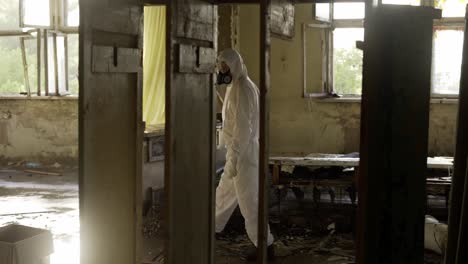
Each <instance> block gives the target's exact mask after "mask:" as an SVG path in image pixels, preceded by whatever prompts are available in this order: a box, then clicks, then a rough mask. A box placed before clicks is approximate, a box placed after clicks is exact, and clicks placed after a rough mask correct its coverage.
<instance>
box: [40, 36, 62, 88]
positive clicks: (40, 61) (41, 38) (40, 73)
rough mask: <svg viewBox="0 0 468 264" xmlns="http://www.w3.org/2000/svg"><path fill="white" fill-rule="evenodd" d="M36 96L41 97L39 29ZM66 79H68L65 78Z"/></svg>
mask: <svg viewBox="0 0 468 264" xmlns="http://www.w3.org/2000/svg"><path fill="white" fill-rule="evenodd" d="M36 38H37V95H38V96H41V85H42V83H41V64H42V63H41V54H42V45H41V43H42V34H41V29H38V30H37V37H36ZM67 79H68V78H67Z"/></svg>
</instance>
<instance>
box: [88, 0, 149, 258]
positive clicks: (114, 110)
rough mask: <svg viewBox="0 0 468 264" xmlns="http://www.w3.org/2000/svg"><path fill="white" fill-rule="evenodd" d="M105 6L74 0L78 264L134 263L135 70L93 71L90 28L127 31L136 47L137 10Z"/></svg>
mask: <svg viewBox="0 0 468 264" xmlns="http://www.w3.org/2000/svg"><path fill="white" fill-rule="evenodd" d="M135 3H136V4H138V3H139V2H138V1H137V0H135ZM107 4H108V3H107V2H106V1H93V0H82V1H80V16H81V17H80V21H81V23H80V45H79V46H80V65H79V73H80V74H79V81H80V91H79V92H80V94H79V112H80V115H79V135H80V137H79V150H80V166H79V168H80V171H79V187H80V188H79V192H80V223H81V224H80V228H81V230H80V231H81V242H80V250H81V254H80V256H81V263H83V264H98V263H99V264H102V263H114V264H128V263H141V228H140V226H141V206H142V198H141V196H142V192H141V166H142V157H141V156H142V142H143V139H142V135H143V128H142V124H141V89H142V87H141V67H140V69H139V70H138V71H135V72H132V73H115V72H103V73H95V72H93V65H92V59H93V46H95V45H97V44H96V43H95V41H97V39H96V36H95V34H94V33H93V32H95V30H104V29H105V30H108V31H111V32H120V33H122V34H131V35H133V36H135V37H136V38H137V40H138V41H135V42H134V43H135V45H134V46H133V47H131V48H134V49H138V50H140V51H141V38H140V37H139V35H140V32H141V28H140V22H141V18H142V9H141V7H138V6H133V7H132V6H127V7H120V6H113V7H112V8H108V6H107ZM112 23H113V24H112ZM104 41H107V42H104ZM121 44H122V43H121V42H120V41H119V39H116V38H108V39H106V40H103V39H100V40H99V45H105V46H112V47H118V48H119V47H121Z"/></svg>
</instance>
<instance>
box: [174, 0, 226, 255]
mask: <svg viewBox="0 0 468 264" xmlns="http://www.w3.org/2000/svg"><path fill="white" fill-rule="evenodd" d="M167 11H168V16H167V24H168V28H167V30H168V31H167V37H166V38H167V39H169V40H170V41H169V42H167V45H168V47H167V52H168V53H167V54H166V58H167V59H168V60H166V63H167V67H166V71H168V72H166V76H167V78H166V96H167V97H166V109H167V110H166V128H167V130H166V136H167V137H168V138H166V147H167V148H166V155H165V162H166V171H165V192H166V193H167V200H166V201H167V210H166V212H167V214H166V219H165V220H166V224H167V229H166V232H167V237H166V257H167V258H166V262H167V263H171V264H182V263H193V264H211V263H213V262H214V254H213V252H214V178H215V170H214V163H215V161H214V158H215V156H214V147H215V144H214V142H215V140H214V139H215V126H214V120H215V119H214V108H213V107H214V99H215V93H214V91H215V90H214V87H213V86H214V81H213V75H212V72H207V71H206V70H205V69H200V68H198V67H192V66H193V62H194V61H193V59H195V61H196V60H197V58H194V57H193V56H192V57H191V56H188V57H187V56H184V54H183V51H184V50H187V49H180V44H184V45H188V46H193V47H194V49H195V50H197V49H198V50H205V49H214V48H215V47H216V45H215V43H214V42H215V41H216V31H215V28H216V17H217V9H216V7H215V6H213V5H212V4H209V3H207V2H204V1H201V0H173V1H171V2H170V4H168V6H167ZM200 14H202V15H201V16H200ZM213 47H214V48H213ZM181 51H182V52H181ZM205 51H206V50H205ZM200 54H201V53H200V52H198V53H197V54H196V55H195V56H200ZM203 56H204V57H203V58H201V57H200V58H198V60H199V62H201V63H200V65H201V64H204V62H203V61H211V62H212V63H214V62H215V61H216V51H215V50H214V51H212V52H205V55H203ZM179 58H180V60H179ZM180 65H189V66H190V65H191V66H190V67H179V66H180ZM195 65H196V63H195ZM188 131H190V136H187V132H188Z"/></svg>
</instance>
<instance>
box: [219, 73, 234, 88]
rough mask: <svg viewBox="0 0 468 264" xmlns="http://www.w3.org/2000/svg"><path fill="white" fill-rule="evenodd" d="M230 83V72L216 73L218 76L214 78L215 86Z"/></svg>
mask: <svg viewBox="0 0 468 264" xmlns="http://www.w3.org/2000/svg"><path fill="white" fill-rule="evenodd" d="M231 82H232V75H231V70H228V71H227V72H224V73H223V72H221V71H219V72H218V76H217V77H216V84H217V85H221V84H230V83H231Z"/></svg>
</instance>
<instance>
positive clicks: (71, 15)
mask: <svg viewBox="0 0 468 264" xmlns="http://www.w3.org/2000/svg"><path fill="white" fill-rule="evenodd" d="M64 1H65V5H66V7H67V8H66V12H67V13H66V14H65V15H66V18H67V19H66V26H67V27H78V26H79V25H80V8H79V4H78V0H64Z"/></svg>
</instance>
